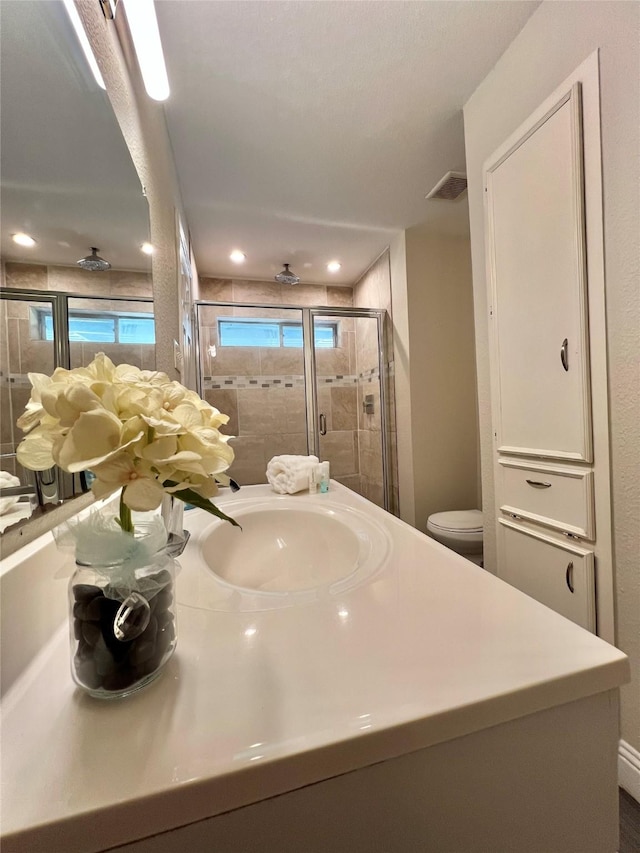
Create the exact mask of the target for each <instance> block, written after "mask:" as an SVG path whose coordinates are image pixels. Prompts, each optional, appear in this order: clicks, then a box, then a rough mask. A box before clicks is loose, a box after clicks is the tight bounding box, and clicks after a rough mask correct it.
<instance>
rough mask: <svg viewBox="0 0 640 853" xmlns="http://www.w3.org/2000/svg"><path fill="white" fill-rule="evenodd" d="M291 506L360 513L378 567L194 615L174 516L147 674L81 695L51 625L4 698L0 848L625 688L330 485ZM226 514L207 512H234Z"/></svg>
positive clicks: (157, 820) (474, 576) (195, 515)
mask: <svg viewBox="0 0 640 853" xmlns="http://www.w3.org/2000/svg"><path fill="white" fill-rule="evenodd" d="M251 496H271V498H272V499H273V500H275V501H277V500H278V498H277V496H275V495H273V493H272V492H271V490H270V489H269V487H267V486H251V487H244V488H243V489H242V491H241V492H240V493H239V495H238V498H243V499H244V498H247V497H251ZM296 499H297V500H299V501H301V502H304V501H306V502H309V501H322V500H331V501H332V502H338V503H344V505H346V506H350V507H353V508H355V509H358V508H359V509H360V510H363V511H365V512H366V513H367V514H369V515H370V518H371V519H373V520H374V521H375V522H376V524H378V525H380V526H381V527H382V528H383V529H384V530H386V531H387V533H388V534H389V536H390V538H391V543H392V546H391V558H390V562H389V565H388V566H386V567H384V568H382V569H381V570H380V571H379V572H378V573H377V574H376V575H375V576H373V577H372V578H371V579H370V580H369V581H367V582H365V583H363V584H361V585H360V586H359V587H357V588H355V589H351V590H349V591H347V592H345V593H344V594H343V595H341V596H340V597H339V598H334V597H331V596H326V597H323V598H322V600H319V601H315V602H311V603H304V604H299V605H295V606H291V607H285V608H280V609H277V608H275V609H274V608H272V609H264V610H257V609H245V610H243V609H234V608H233V607H231V606H228V605H227V604H223V605H221V606H220V608H219V609H216V610H213V609H201V605H202V604H203V603H204V604H206V602H204V601H198V600H197V598H195V599H194V597H193V595H192V593H191V592H188V590H189V589H192V588H193V583H192V581H193V579H194V577H196V575H197V573H198V572H200V573H202V572H206V569H204V568H203V565H202V561H201V558H200V553H199V547H198V534H199V533H200V532H201V531H202V530H204V529H205V528H207V527H209V526H210V524H211V523H212V518H211V516H208V515H207V514H205V513H204V512H202V511H200V510H193V511H190V512H188V513H186V514H185V521H186V525H187V526H188V527H189V529H190V530H191V531H192V537H191V541H190V543H189V545H188V548H187V550H186V551H185V553H184V554H183V556H182V557H181V558H180V562H181V563H182V565H183V569H182V573H181V575H180V576H179V577H178V581H177V586H178V600H179V601H183V600H187V601H188V602H189V604H187V605H185V604H181V605H180V608H179V616H178V637H179V639H178V648H177V651H176V653H175V655H174V657H173V658H172V660H171V661H170V662H169V663H168V664H167V666H166V668H165V671H164V673H163V674H162V675H161V677H160V678H159V679H158V680H156V681H155V682H153V683H152V684H151V685H149V686H148V687H146V688H144V689H143V690H141V691H140V692H139V693H138V694H135V695H132V696H130V697H128V698H126V699H124V700H121V701H112V702H104V701H99V700H94V699H91V698H90V697H88V696H85V695H83V694H82V693H81V692H80V691H79V690H77V689H76V688H75V687H74V685H73V683H72V681H71V676H70V674H69V641H68V636H67V626H66V624H65V625H62V626H61V627H60V629H59V630H58V632H57V633H56V634H55V636H53V637H52V638H51V640H50V642H49V643H48V644H47V645H46V646H45V647H44V648H43V649H42V650H41V652H40V653H39V655H38V656H37V657H36V658H35V659H34V660H33V661H32V662H31V664H30V665H29V666H28V667H27V669H26V670H25V671H24V672H23V673H22V674H21V676H20V677H19V678H18V679H17V681H16V682H15V683H14V684H13V686H12V687H11V689H10V690H9V691H8V693H7V695H6V696H5V697H4V699H3V702H2V800H1V802H2V830H3V833H4V834H5V836H4V838H3V846H2V849H3V851H5V850H6V851H7V853H12V851H21V850H25V851H26V850H29V851H32V850H36V849H39V850H47V851H50V853H57V851H61V853H62V851H64V853H74V851H96V850H102V849H103V848H106V847H109V846H114V845H117V844H123V843H125V842H127V841H131V840H134V839H135V838H140V837H144V836H146V835H151V834H153V833H157V832H161V831H164V830H167V829H170V828H172V827H176V826H179V825H184V824H187V823H190V822H192V821H196V820H200V819H203V818H205V817H209V816H213V815H216V814H219V813H221V812H224V811H228V810H230V809H234V808H238V807H240V806H243V805H247V804H249V803H252V802H256V801H258V800H261V799H264V798H266V797H271V796H275V795H277V794H280V793H284V792H286V791H289V790H293V789H295V788H298V787H301V786H303V785H308V784H311V783H314V782H317V781H320V780H322V779H326V778H329V777H331V776H335V775H337V774H340V773H345V772H348V771H351V770H354V769H356V768H359V767H363V766H366V765H368V764H372V763H374V762H378V761H381V760H385V759H388V758H391V757H394V756H398V755H401V754H404V753H407V752H411V751H413V750H416V749H420V748H423V747H427V746H430V745H433V744H436V743H440V742H443V741H446V740H450V739H452V738H455V737H460V736H463V735H465V734H469V733H471V732H474V731H478V730H480V729H483V728H486V727H489V726H494V725H498V724H500V723H502V722H505V721H508V720H511V719H515V718H517V717H521V716H524V715H527V714H531V713H534V712H536V711H539V710H542V709H545V708H549V707H552V706H555V705H559V704H562V703H566V702H570V701H572V700H575V699H579V698H583V697H585V696H589V695H592V694H594V693H598V692H601V691H604V690H609V689H612V688H615V687H618V686H619V685H620V684H622V683H624V682H625V681H626V680H628V678H629V665H628V661H627V659H626V657H625V656H624V655H623V654H622V653H621V652H620V651H618V650H617V649H615V648H613V647H612V646H610V645H608V644H607V643H605V642H603V641H602V640H600V639H598V638H597V637H595V636H593V635H591V634H589V633H587V632H586V631H584V630H582V629H581V628H578V627H577V626H576V625H574V624H572V623H571V622H569V621H567V620H566V619H564V618H563V617H561V616H558V615H557V614H556V613H554V612H552V611H551V610H548V609H547V608H546V607H544V606H542V605H540V604H538V603H537V602H535V601H533V600H532V599H530V598H528V597H527V596H525V595H523V594H522V593H520V592H518V591H517V590H516V589H514V588H512V587H510V586H508V585H507V584H505V583H503V582H502V581H500V580H498V579H497V578H495V577H494V576H493V575H491V574H490V573H488V572H485V571H483V570H481V569H479V568H478V567H477V566H475V565H473V564H472V563H470V562H468V561H467V560H465V559H463V558H462V557H459V556H458V555H456V554H453V553H452V552H450V551H448V550H447V549H446V548H444V547H443V546H441V545H439V544H438V543H436V542H434V541H433V540H431V539H429V538H427V537H426V536H424V535H423V534H421V533H419V532H418V531H416V530H414V529H413V528H411V527H409V526H408V525H406V524H404V523H403V522H401V521H399V520H398V519H396V518H394V517H392V516H391V515H389V514H388V513H386V512H384V511H383V510H380V509H379V508H378V507H375V506H373V505H372V504H370V503H369V502H368V501H366V500H364V499H363V498H360V497H359V496H358V495H356V494H354V493H353V492H351V491H349V490H348V489H346V488H344V487H342V486H340V485H338V484H336V483H333V482H332V486H331V491H330V492H329V494H328V495H317V496H313V497H312V496H309V495H307V494H301V495H299V496H296ZM233 500H234V497H233V496H229V497H225V498H224V499H223V500H220V501H218V503H219V504H220V505H221V506H224V505H225V504H226V505H227V506H226V507H225V509H226V511H227V512H229V514H230V515H233V509H232V508H231V506H230V504H231V503H232V502H233ZM302 505H303V504H302V503H301V506H302ZM310 547H313V543H310ZM189 579H190V580H189ZM211 582H212V581H211V578H210V577H209V576H208V575H207V583H211ZM56 584H57V585H56V586H55V587H54V589H55V590H57V593H56V594H57V595H60V596H63V597H64V596H65V595H66V590H65V585H64V582H60V581H57V582H56ZM181 588H184V589H185V590H187V593H186V594H185V595H184V596H183V595H182V594H181ZM227 593H228V589H227V590H224V589H223V588H222V587H221V601H223V600H226V599H225V596H226V595H227ZM207 606H209V605H207ZM240 607H241V605H240ZM25 631H28V626H26V625H25ZM5 845H6V847H5Z"/></svg>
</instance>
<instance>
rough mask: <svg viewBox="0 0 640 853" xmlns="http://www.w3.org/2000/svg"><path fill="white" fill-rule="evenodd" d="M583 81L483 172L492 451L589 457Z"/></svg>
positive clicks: (557, 456)
mask: <svg viewBox="0 0 640 853" xmlns="http://www.w3.org/2000/svg"><path fill="white" fill-rule="evenodd" d="M581 144H582V135H581V118H580V89H579V86H578V85H576V86H574V87H573V89H571V90H570V91H569V92H568V93H567V94H566V95H565V97H564V98H562V99H561V100H560V101H559V102H558V103H557V104H556V105H555V106H554V107H553V109H552V110H550V111H549V113H547V115H546V116H545V117H544V118H543V119H542V120H541V121H539V122H537V123H536V124H535V125H533V127H531V128H530V129H529V130H528V131H527V132H526V133H525V134H523V136H522V137H521V138H520V140H519V141H518V142H517V143H516V144H515V145H513V146H512V147H511V148H510V150H509V151H508V152H507V153H505V154H503V155H502V156H501V157H500V158H499V159H497V160H496V162H495V163H494V164H493V165H491V166H490V167H489V168H488V169H487V171H486V182H487V183H486V187H487V193H486V195H487V217H488V230H487V234H488V265H489V275H490V279H491V283H492V306H491V310H492V321H493V323H492V326H493V355H494V381H496V382H497V386H498V387H497V389H496V390H497V391H498V395H497V396H498V399H499V410H498V411H497V413H496V414H497V429H498V434H497V439H498V450H499V451H501V452H506V453H522V454H526V455H535V456H546V457H551V458H561V459H576V460H584V461H591V458H592V457H591V413H590V396H589V376H588V371H589V364H588V344H587V342H588V337H587V309H586V277H585V254H584V213H583V201H582V197H583V179H582V149H581Z"/></svg>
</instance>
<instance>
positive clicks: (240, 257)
mask: <svg viewBox="0 0 640 853" xmlns="http://www.w3.org/2000/svg"><path fill="white" fill-rule="evenodd" d="M229 260H231V261H233V263H234V264H243V263H244V262H245V261H246V260H247V256H246V255H245V253H244V252H241V251H240V249H234V250H233V252H231V254H230V255H229Z"/></svg>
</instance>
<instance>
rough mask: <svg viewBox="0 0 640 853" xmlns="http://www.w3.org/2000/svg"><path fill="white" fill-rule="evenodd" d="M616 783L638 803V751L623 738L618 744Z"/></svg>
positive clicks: (639, 765) (639, 762) (639, 786)
mask: <svg viewBox="0 0 640 853" xmlns="http://www.w3.org/2000/svg"><path fill="white" fill-rule="evenodd" d="M618 783H619V785H620V787H621V788H624V789H625V791H626V792H627V793H628V794H631V796H632V797H633V798H634V799H635V800H637V801H638V802H639V803H640V752H638V750H637V749H634V747H632V746H631V744H630V743H627V742H626V741H625V740H621V741H620V743H619V745H618Z"/></svg>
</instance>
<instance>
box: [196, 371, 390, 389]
mask: <svg viewBox="0 0 640 853" xmlns="http://www.w3.org/2000/svg"><path fill="white" fill-rule="evenodd" d="M379 377H380V370H379V369H378V368H377V367H374V368H372V369H371V370H365V371H363V372H362V373H359V374H355V373H337V374H335V375H332V376H326V375H325V376H318V385H325V386H326V385H331V386H332V387H333V388H345V387H346V388H350V387H353V386H354V385H357V384H358V382H362V383H366V384H372V383H374V382H375V383H377V382H378V381H379ZM202 386H203V388H204V389H205V390H216V391H218V390H221V389H222V390H224V389H226V390H228V391H238V390H243V391H245V390H251V389H252V388H299V387H303V386H304V376H303V375H302V374H298V375H288V374H287V375H282V374H278V375H275V376H273V375H271V376H255V375H246V376H203V377H202Z"/></svg>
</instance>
